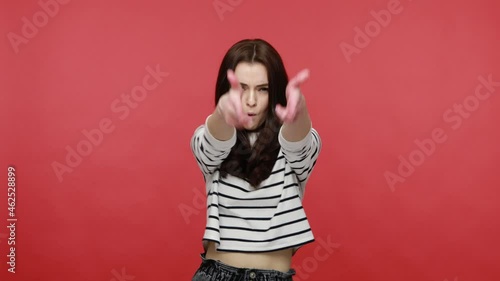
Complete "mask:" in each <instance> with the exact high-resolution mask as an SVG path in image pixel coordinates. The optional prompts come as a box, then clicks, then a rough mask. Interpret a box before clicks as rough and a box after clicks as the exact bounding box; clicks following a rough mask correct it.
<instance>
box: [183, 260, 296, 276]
mask: <svg viewBox="0 0 500 281" xmlns="http://www.w3.org/2000/svg"><path fill="white" fill-rule="evenodd" d="M201 260H202V261H201V265H200V267H199V268H198V270H197V271H196V272H195V274H194V276H193V279H192V280H191V281H292V280H293V279H292V276H293V275H295V270H293V269H290V270H289V271H288V272H286V273H285V272H281V271H277V270H266V269H252V268H238V267H233V266H230V265H227V264H224V263H222V262H220V261H216V260H212V259H207V258H205V254H201Z"/></svg>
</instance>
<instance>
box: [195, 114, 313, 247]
mask: <svg viewBox="0 0 500 281" xmlns="http://www.w3.org/2000/svg"><path fill="white" fill-rule="evenodd" d="M206 120H208V118H207V119H206ZM279 142H280V145H281V149H280V151H279V154H278V158H277V160H276V163H275V165H274V167H273V171H272V173H271V175H270V176H269V177H268V178H267V179H266V180H264V181H263V182H262V183H261V184H260V186H259V188H258V189H255V188H253V187H251V186H250V184H249V183H248V182H247V181H245V180H243V179H240V178H237V177H234V176H232V175H228V176H227V177H226V178H221V177H220V175H219V170H218V168H219V166H220V164H221V163H222V162H223V160H224V159H225V158H226V157H227V156H228V155H229V152H230V151H231V148H232V147H233V146H234V145H235V143H236V130H235V132H234V134H233V136H232V137H231V139H229V140H227V141H220V140H217V139H215V138H214V137H213V136H212V135H211V134H210V132H209V131H208V129H207V124H206V121H205V124H204V125H201V126H199V127H198V128H196V130H195V132H194V134H193V136H192V138H191V149H192V152H193V154H194V156H195V158H196V161H197V164H198V166H199V168H200V169H201V171H202V173H203V177H204V180H205V184H206V192H207V217H206V219H207V220H206V228H205V232H204V235H203V241H204V243H206V241H207V240H211V241H214V242H216V247H217V250H219V251H237V252H266V251H274V250H279V249H284V248H294V250H297V249H298V248H299V247H301V246H302V245H304V244H306V243H310V242H312V241H314V235H313V233H312V230H311V228H310V225H309V222H308V219H307V216H306V213H305V211H304V209H303V206H302V199H303V197H304V191H305V187H306V183H307V181H308V179H309V176H310V175H311V172H312V170H313V167H314V166H315V164H316V161H317V158H318V155H319V153H320V150H321V139H320V137H319V134H318V133H317V131H316V130H315V129H314V128H311V131H310V133H309V134H308V135H307V136H306V137H305V138H304V139H303V140H301V141H298V142H289V141H286V140H285V139H284V138H283V136H282V134H281V129H280V132H279ZM205 245H206V244H205Z"/></svg>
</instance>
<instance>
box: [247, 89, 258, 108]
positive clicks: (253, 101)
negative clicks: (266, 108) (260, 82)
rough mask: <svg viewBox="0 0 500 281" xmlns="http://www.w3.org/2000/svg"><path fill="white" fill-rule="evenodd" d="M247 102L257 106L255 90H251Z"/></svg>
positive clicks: (249, 104)
mask: <svg viewBox="0 0 500 281" xmlns="http://www.w3.org/2000/svg"><path fill="white" fill-rule="evenodd" d="M246 103H247V105H248V106H251V107H253V106H255V105H256V104H257V98H256V97H255V92H254V91H249V93H248V95H247V99H246Z"/></svg>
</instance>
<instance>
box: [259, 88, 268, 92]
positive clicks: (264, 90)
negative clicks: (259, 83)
mask: <svg viewBox="0 0 500 281" xmlns="http://www.w3.org/2000/svg"><path fill="white" fill-rule="evenodd" d="M267 90H268V88H260V91H261V92H262V91H263V92H267Z"/></svg>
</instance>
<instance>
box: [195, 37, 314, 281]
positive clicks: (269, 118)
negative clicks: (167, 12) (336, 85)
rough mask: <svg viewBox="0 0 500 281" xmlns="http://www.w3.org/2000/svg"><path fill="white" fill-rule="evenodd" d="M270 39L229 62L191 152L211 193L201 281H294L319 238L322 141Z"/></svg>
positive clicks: (229, 56) (249, 45)
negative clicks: (316, 209)
mask: <svg viewBox="0 0 500 281" xmlns="http://www.w3.org/2000/svg"><path fill="white" fill-rule="evenodd" d="M308 75H309V72H308V70H303V71H301V72H300V73H299V74H298V75H297V76H295V77H294V78H293V79H291V80H290V81H288V76H287V73H286V70H285V67H284V65H283V61H282V59H281V57H280V55H279V54H278V52H277V51H276V50H275V49H274V48H273V47H272V46H271V45H270V44H269V43H268V42H266V41H264V40H261V39H253V40H250V39H246V40H242V41H239V42H237V43H236V44H234V45H233V46H231V48H230V49H229V50H228V52H227V53H226V55H225V56H224V58H223V60H222V63H221V65H220V69H219V73H218V77H217V82H216V88H215V105H216V106H215V109H214V111H213V112H212V113H211V114H210V115H209V116H208V117H207V118H206V120H205V123H204V124H203V125H201V126H199V127H198V128H196V130H195V132H194V135H193V137H192V139H191V149H192V152H193V154H194V156H195V158H196V161H197V164H198V166H199V168H200V169H201V172H202V174H203V178H204V181H205V183H206V192H207V221H206V228H205V232H204V235H203V240H202V241H203V247H204V250H205V251H204V252H203V253H202V254H201V259H202V260H201V265H200V267H199V268H198V270H197V271H196V273H195V274H194V276H193V279H192V280H292V276H293V275H295V271H294V269H293V268H291V260H292V257H293V255H294V254H295V252H296V251H297V250H298V249H299V248H300V247H301V246H303V245H305V244H307V243H310V242H313V241H314V236H313V234H312V231H311V228H310V225H309V222H308V220H307V216H306V213H305V211H304V209H303V207H302V199H303V196H304V191H305V187H306V183H307V181H308V179H309V176H310V175H311V171H312V170H313V167H314V165H315V164H316V160H317V158H318V155H319V152H320V150H321V139H320V137H319V135H318V133H317V131H316V130H315V129H314V128H313V127H312V123H311V119H310V116H309V114H308V110H307V107H306V102H305V98H304V96H303V95H302V93H301V91H300V89H299V86H300V84H301V83H303V82H304V81H305V80H306V79H307V78H308Z"/></svg>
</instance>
